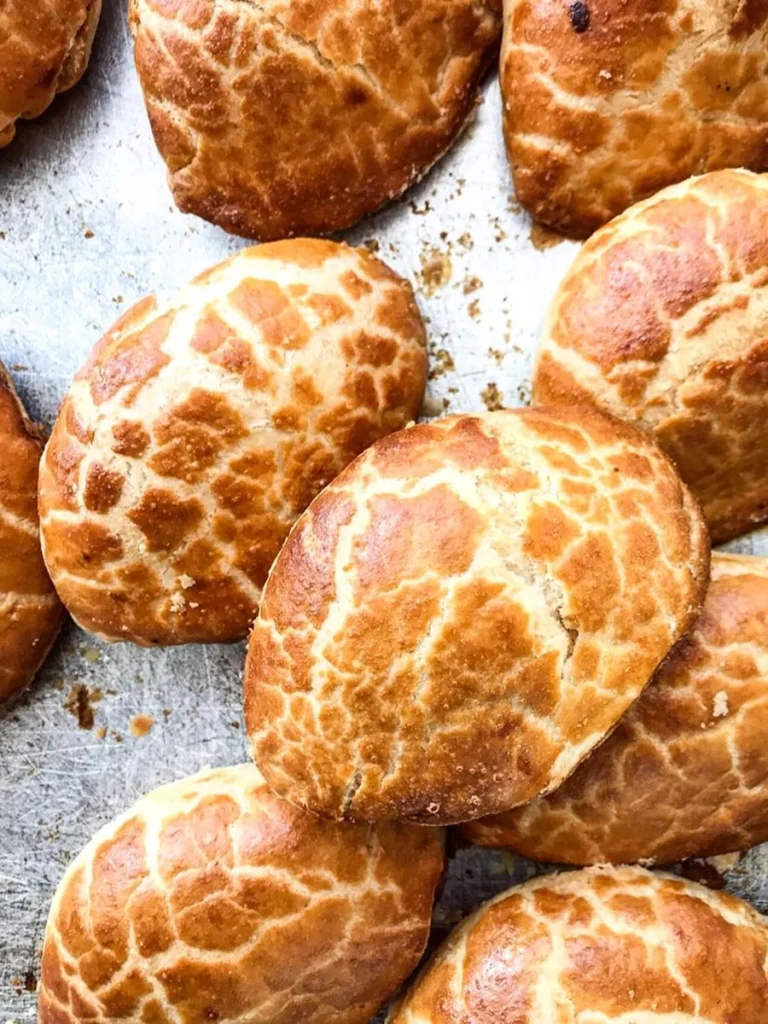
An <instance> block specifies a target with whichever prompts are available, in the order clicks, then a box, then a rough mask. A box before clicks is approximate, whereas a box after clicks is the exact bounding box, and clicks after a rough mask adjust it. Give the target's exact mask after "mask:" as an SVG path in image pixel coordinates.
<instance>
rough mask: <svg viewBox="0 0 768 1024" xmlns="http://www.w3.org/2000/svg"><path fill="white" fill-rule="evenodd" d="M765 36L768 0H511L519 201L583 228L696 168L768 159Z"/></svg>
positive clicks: (571, 227) (511, 97)
mask: <svg viewBox="0 0 768 1024" xmlns="http://www.w3.org/2000/svg"><path fill="white" fill-rule="evenodd" d="M767 47H768V7H767V6H766V5H765V3H763V2H762V0H757V2H756V3H755V2H752V0H679V2H677V3H661V4H660V3H658V2H657V0H633V2H632V3H627V2H626V0H602V2H601V3H595V2H594V0H505V26H504V41H503V43H502V54H501V89H502V96H503V99H504V134H505V138H506V143H507V152H508V155H509V159H510V163H511V165H512V172H513V175H514V179H515V192H516V194H517V198H518V200H519V202H520V203H522V205H523V206H524V207H525V208H526V209H527V210H529V211H530V212H531V213H532V214H533V216H534V217H536V218H537V219H538V220H540V221H543V222H544V223H545V224H549V225H550V226H551V227H553V228H556V229H557V230H558V231H561V232H562V233H564V234H568V235H576V236H578V237H584V236H586V235H588V234H589V233H590V232H591V231H594V230H595V229H596V228H599V227H600V225H601V224H605V222H606V221H608V220H610V219H611V217H615V216H616V214H618V213H621V212H622V210H626V209H627V207H628V206H631V205H632V204H633V203H636V202H637V201H638V200H641V199H644V198H645V197H646V196H650V195H653V193H654V192H657V191H658V190H659V189H661V188H664V187H666V186H667V185H671V184H673V183H674V182H676V181H682V180H683V179H684V178H688V177H690V176H691V175H692V174H702V173H704V172H706V171H715V170H719V169H721V168H724V167H749V168H751V169H752V170H756V171H759V170H766V169H768V129H767V128H766V125H767V124H768V59H766V48H767Z"/></svg>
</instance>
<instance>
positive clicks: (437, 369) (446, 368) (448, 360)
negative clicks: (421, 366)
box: [429, 348, 456, 380]
mask: <svg viewBox="0 0 768 1024" xmlns="http://www.w3.org/2000/svg"><path fill="white" fill-rule="evenodd" d="M455 369H456V363H454V361H453V356H452V355H451V353H450V352H449V351H448V349H447V348H439V349H438V350H437V351H436V352H434V353H433V354H432V356H431V359H430V371H429V379H430V380H435V379H436V378H437V377H442V376H443V374H444V373H453V371H454V370H455Z"/></svg>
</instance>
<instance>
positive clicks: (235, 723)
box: [229, 722, 240, 729]
mask: <svg viewBox="0 0 768 1024" xmlns="http://www.w3.org/2000/svg"><path fill="white" fill-rule="evenodd" d="M229 724H230V725H231V726H232V728H233V729H239V728H240V723H239V722H230V723H229Z"/></svg>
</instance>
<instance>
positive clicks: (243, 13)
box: [131, 0, 501, 241]
mask: <svg viewBox="0 0 768 1024" xmlns="http://www.w3.org/2000/svg"><path fill="white" fill-rule="evenodd" d="M131 26H132V29H133V33H134V36H135V38H136V67H137V69H138V72H139V78H140V79H141V84H142V86H143V89H144V96H145V100H146V104H147V110H148V111H149V118H150V122H151V124H152V131H153V133H154V136H155V141H156V142H157V146H158V148H159V150H160V153H161V155H162V157H163V159H164V160H165V162H166V163H167V165H168V170H169V181H170V186H171V188H172V190H173V195H174V198H175V200H176V202H177V204H178V205H179V207H180V208H181V209H182V210H184V211H185V212H187V213H195V214H197V215H198V216H199V217H204V218H205V219H206V220H210V221H213V222H214V223H215V224H219V225H220V226H221V227H223V228H226V230H227V231H232V232H234V233H235V234H239V235H245V236H247V237H249V238H260V239H261V240H262V241H267V240H269V239H274V238H283V237H289V236H292V235H299V234H308V235H316V234H324V233H327V232H330V231H338V230H340V229H342V228H347V227H350V226H351V225H352V224H354V223H355V222H356V221H358V220H360V218H361V217H364V216H366V215H367V214H370V213H373V212H374V211H375V210H377V209H378V208H379V207H380V206H382V205H383V204H385V203H387V202H389V200H391V199H394V198H395V197H397V196H399V195H400V194H401V193H402V192H403V191H404V190H405V189H406V188H407V187H408V186H409V185H411V184H413V183H414V182H415V181H417V180H418V179H419V178H420V177H421V176H422V175H423V174H425V173H426V172H427V171H428V170H429V169H430V167H432V165H433V164H434V163H435V162H436V161H437V160H438V159H439V158H440V157H441V156H442V155H443V154H444V153H445V151H446V150H447V149H448V148H449V147H450V146H451V144H452V143H453V141H454V140H455V138H456V136H457V135H458V133H459V131H460V130H461V128H462V126H463V125H464V123H465V121H466V119H467V117H468V115H469V113H470V112H471V110H472V108H473V104H474V102H475V96H476V90H477V86H478V83H479V81H480V78H481V76H482V73H483V71H484V70H485V68H486V67H487V66H488V64H489V63H490V62H491V60H492V59H493V56H494V54H495V53H496V51H497V48H498V41H499V37H500V35H501V0H420V2H419V3H414V2H413V0H367V2H365V3H358V2H357V0H265V2H263V3H258V4H257V3H242V2H240V0H176V2H174V3H171V4H169V3H167V2H166V0H131Z"/></svg>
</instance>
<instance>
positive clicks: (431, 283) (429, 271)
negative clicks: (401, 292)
mask: <svg viewBox="0 0 768 1024" xmlns="http://www.w3.org/2000/svg"><path fill="white" fill-rule="evenodd" d="M452 273H453V266H452V264H451V258H450V256H449V255H448V254H447V253H445V252H442V251H441V250H440V249H438V248H436V246H429V247H428V248H427V249H425V251H424V252H422V254H421V274H420V275H419V276H420V278H421V290H422V292H423V293H424V295H426V297H427V298H428V299H429V298H431V297H432V296H433V295H434V294H435V292H437V291H439V290H440V289H441V288H444V287H445V286H446V285H447V284H448V282H449V281H450V280H451V274H452Z"/></svg>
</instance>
